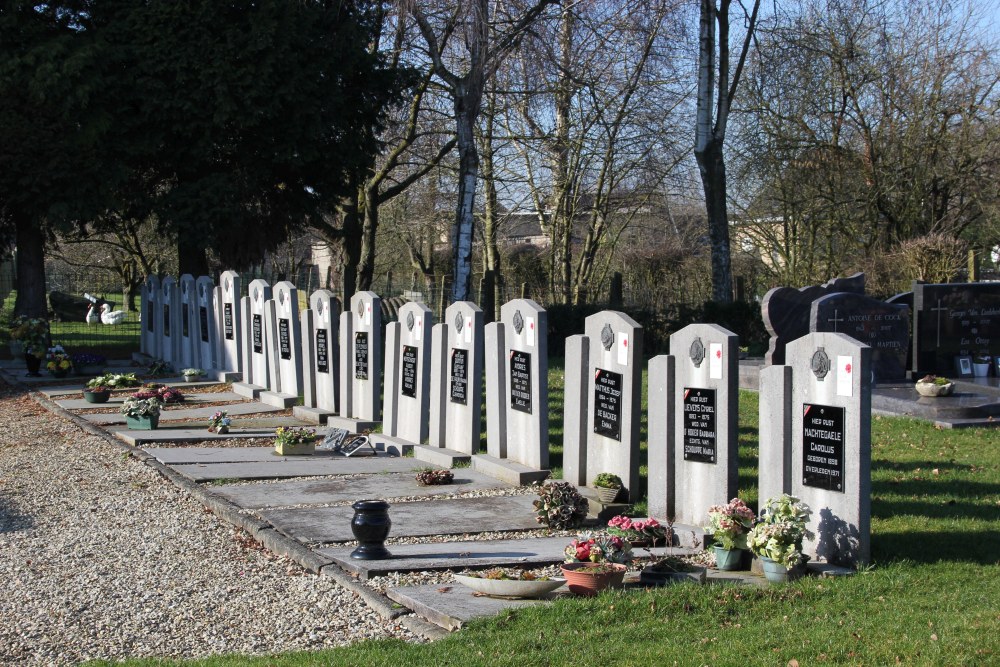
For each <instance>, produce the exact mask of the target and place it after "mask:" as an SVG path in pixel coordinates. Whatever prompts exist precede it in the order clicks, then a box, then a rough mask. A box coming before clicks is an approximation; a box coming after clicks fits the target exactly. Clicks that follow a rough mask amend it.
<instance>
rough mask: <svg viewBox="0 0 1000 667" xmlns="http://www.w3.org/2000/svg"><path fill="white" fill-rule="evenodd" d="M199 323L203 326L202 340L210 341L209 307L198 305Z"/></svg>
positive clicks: (204, 341)
mask: <svg viewBox="0 0 1000 667" xmlns="http://www.w3.org/2000/svg"><path fill="white" fill-rule="evenodd" d="M198 323H199V325H200V326H201V342H203V343H207V342H208V308H206V307H205V306H199V307H198Z"/></svg>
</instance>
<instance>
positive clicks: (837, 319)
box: [826, 310, 845, 331]
mask: <svg viewBox="0 0 1000 667" xmlns="http://www.w3.org/2000/svg"><path fill="white" fill-rule="evenodd" d="M837 315H838V311H837V310H834V311H833V317H828V318H826V321H827V322H830V323H831V324H833V330H834V331H837V324H838V323H840V322H844V321H845V320H844V318H843V317H838V316H837Z"/></svg>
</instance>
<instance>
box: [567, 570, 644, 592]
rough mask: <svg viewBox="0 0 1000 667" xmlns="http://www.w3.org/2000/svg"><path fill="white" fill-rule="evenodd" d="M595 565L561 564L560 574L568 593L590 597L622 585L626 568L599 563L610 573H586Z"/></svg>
mask: <svg viewBox="0 0 1000 667" xmlns="http://www.w3.org/2000/svg"><path fill="white" fill-rule="evenodd" d="M595 565H597V564H596V563H563V564H562V567H561V569H562V573H563V576H564V577H566V586H567V587H568V588H569V590H570V592H572V593H575V594H576V595H582V596H585V597H590V596H593V595H597V594H598V593H600V592H601V591H603V590H604V589H606V588H609V587H618V586H621V585H622V581H623V580H624V579H625V572H626V571H627V570H628V568H626V567H625V566H624V565H621V564H619V563H600V565H603V566H605V567H607V568H610V570H611V571H610V572H602V573H593V572H588V571H587V570H588V569H589V568H592V567H594V566H595Z"/></svg>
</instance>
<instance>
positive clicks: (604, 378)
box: [594, 368, 622, 442]
mask: <svg viewBox="0 0 1000 667" xmlns="http://www.w3.org/2000/svg"><path fill="white" fill-rule="evenodd" d="M594 433H596V434H598V435H603V436H604V437H606V438H614V439H615V440H618V441H619V442H620V441H621V439H622V374H621V373H613V372H612V371H606V370H604V369H602V368H598V369H597V373H595V375H594Z"/></svg>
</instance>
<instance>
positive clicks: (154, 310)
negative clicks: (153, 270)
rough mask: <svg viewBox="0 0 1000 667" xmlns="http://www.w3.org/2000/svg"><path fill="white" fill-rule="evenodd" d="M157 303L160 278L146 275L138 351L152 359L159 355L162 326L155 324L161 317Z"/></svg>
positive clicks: (158, 301)
mask: <svg viewBox="0 0 1000 667" xmlns="http://www.w3.org/2000/svg"><path fill="white" fill-rule="evenodd" d="M159 305H160V279H159V278H158V277H157V276H153V275H150V276H146V280H145V282H143V284H142V310H141V313H140V317H141V319H142V329H141V331H142V335H141V337H140V346H141V347H140V351H141V352H142V353H143V354H147V355H149V356H150V357H152V358H154V359H156V358H158V357H159V356H160V337H161V336H162V326H158V324H157V323H158V321H159V320H160V318H161V317H162V314H161V313H160V307H159Z"/></svg>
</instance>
